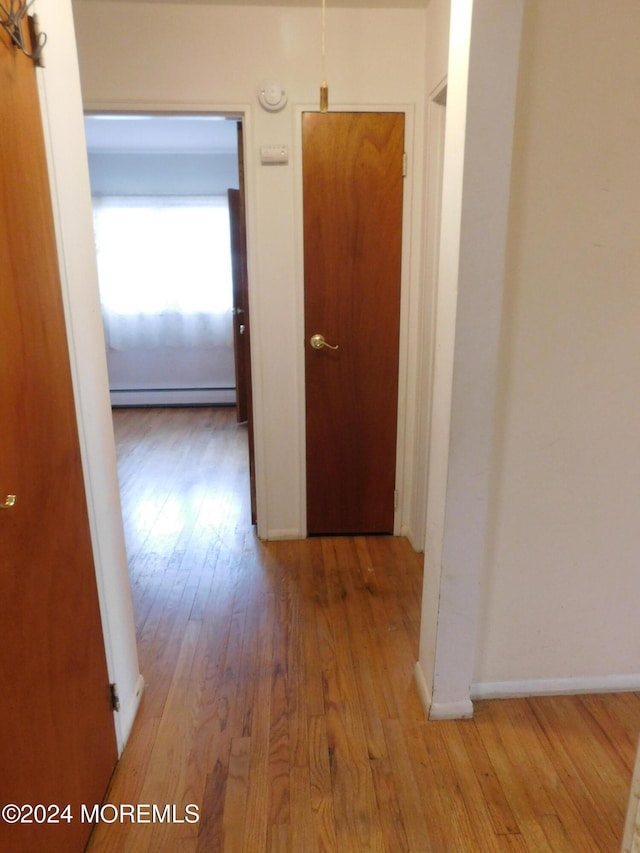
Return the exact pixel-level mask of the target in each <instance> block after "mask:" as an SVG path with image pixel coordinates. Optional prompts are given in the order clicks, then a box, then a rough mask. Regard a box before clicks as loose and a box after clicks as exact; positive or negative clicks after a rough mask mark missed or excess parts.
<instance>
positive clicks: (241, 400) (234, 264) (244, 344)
mask: <svg viewBox="0 0 640 853" xmlns="http://www.w3.org/2000/svg"><path fill="white" fill-rule="evenodd" d="M238 175H239V184H240V188H239V189H237V190H227V198H228V202H229V222H230V233H231V273H232V280H233V350H234V361H235V374H236V419H237V421H238V423H246V424H247V432H248V451H249V490H250V497H251V521H252V523H253V524H255V523H256V520H257V513H256V478H255V463H254V456H255V454H254V440H253V394H252V387H251V334H250V329H251V324H250V319H249V274H248V271H247V230H246V213H245V195H244V140H243V133H242V123H241V122H238Z"/></svg>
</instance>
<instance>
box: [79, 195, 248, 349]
mask: <svg viewBox="0 0 640 853" xmlns="http://www.w3.org/2000/svg"><path fill="white" fill-rule="evenodd" d="M94 227H95V235H96V249H97V258H98V277H99V282H100V299H101V302H102V312H103V318H104V325H105V334H106V341H107V346H109V347H110V348H112V349H132V348H145V349H149V348H153V347H159V346H170V347H204V348H210V347H216V346H227V347H230V346H232V345H233V326H232V310H231V309H232V300H233V293H232V282H231V251H230V244H229V210H228V206H227V200H226V198H224V197H175V196H172V197H164V196H163V197H148V196H144V197H140V196H138V197H121V196H118V197H115V196H109V197H102V198H95V199H94Z"/></svg>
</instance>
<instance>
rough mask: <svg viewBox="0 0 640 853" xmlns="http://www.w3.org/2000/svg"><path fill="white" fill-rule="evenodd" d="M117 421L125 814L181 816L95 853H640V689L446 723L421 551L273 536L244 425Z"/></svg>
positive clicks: (166, 414)
mask: <svg viewBox="0 0 640 853" xmlns="http://www.w3.org/2000/svg"><path fill="white" fill-rule="evenodd" d="M114 422H115V429H116V436H117V445H118V453H119V469H120V477H121V485H122V502H123V508H124V516H125V527H126V537H127V547H128V553H129V560H130V570H131V582H132V589H133V596H134V608H135V616H136V627H137V634H138V643H139V655H140V666H141V671H142V673H143V674H144V676H145V679H146V690H145V695H144V698H143V701H142V706H141V708H140V712H139V715H138V718H137V720H136V723H135V725H134V729H133V732H132V735H131V738H130V741H129V744H128V746H127V748H126V750H125V752H124V755H123V757H122V759H121V761H120V763H119V766H118V768H117V769H116V772H115V775H114V777H113V780H112V784H111V787H110V790H109V791H108V792H107V796H106V800H105V802H107V803H113V804H115V805H120V804H133V805H140V806H142V807H146V806H147V805H149V806H152V805H156V806H158V807H160V809H163V808H164V806H165V804H169V805H174V806H175V817H176V818H177V819H178V820H177V821H176V822H171V823H167V822H161V821H158V820H156V821H155V822H153V821H152V820H151V818H150V815H152V812H147V811H145V810H144V808H143V811H142V817H143V818H146V819H147V820H149V822H146V823H140V822H132V821H131V820H129V819H126V820H124V821H123V822H114V823H110V824H104V823H103V824H99V825H98V826H97V827H96V829H95V831H94V833H93V836H92V839H91V841H90V844H89V847H88V850H89V851H90V853H103V851H114V853H115V851H118V853H123V851H131V853H134V851H135V853H146V851H153V853H203V851H211V853H217V852H218V851H220V853H244V851H246V853H263V852H264V853H266V851H268V852H269V853H281V851H283V852H284V851H286V853H328V852H329V851H336V853H337V851H339V853H363V851H376V853H378V851H379V853H383V851H386V853H402V851H411V853H474V851H530V853H540V851H553V853H564V852H565V851H566V853H576V851H579V853H589V851H594V853H596V851H599V853H602V851H605V853H614V851H616V852H617V851H618V850H619V847H620V841H621V838H622V830H623V825H624V816H625V811H626V804H627V797H628V791H629V784H630V779H631V773H632V768H633V761H634V757H635V747H636V741H637V737H638V734H639V733H640V696H639V695H638V694H633V693H626V694H619V695H608V696H578V697H545V698H538V699H530V700H527V699H523V700H502V701H485V702H477V703H476V705H475V717H474V719H473V720H467V721H447V722H437V723H436V722H429V721H427V720H426V719H425V715H424V711H423V708H422V706H421V704H420V701H419V698H418V694H417V692H416V688H415V684H414V681H413V668H414V663H415V660H416V656H417V648H418V633H419V619H420V597H421V589H422V581H421V558H420V557H419V555H416V554H415V553H414V552H413V551H412V549H411V548H410V547H409V545H408V543H407V542H406V541H404V540H403V539H396V538H392V537H372V538H363V537H359V538H351V537H341V538H323V539H310V540H307V541H296V542H269V543H262V542H259V541H258V540H257V538H256V536H255V533H254V530H253V528H252V527H251V524H250V517H249V506H248V503H249V501H248V472H247V454H246V433H245V431H244V427H242V426H238V425H236V424H235V422H234V414H233V411H232V410H230V409H165V410H146V409H142V410H117V411H116V412H115V413H114ZM189 804H193V805H194V806H196V807H197V811H198V817H199V820H198V821H197V822H195V823H189V822H187V821H186V820H184V818H185V808H186V807H187V806H188V805H189ZM180 819H182V820H183V821H184V822H179V821H180Z"/></svg>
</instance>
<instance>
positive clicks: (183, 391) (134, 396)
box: [110, 388, 236, 407]
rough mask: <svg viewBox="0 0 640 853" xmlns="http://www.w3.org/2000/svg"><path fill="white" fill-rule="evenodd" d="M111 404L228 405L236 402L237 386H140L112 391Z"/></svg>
mask: <svg viewBox="0 0 640 853" xmlns="http://www.w3.org/2000/svg"><path fill="white" fill-rule="evenodd" d="M110 396H111V405H112V406H118V407H126V406H228V405H234V404H235V402H236V391H235V388H175V389H172V388H149V389H145V388H140V389H134V390H130V391H111V393H110Z"/></svg>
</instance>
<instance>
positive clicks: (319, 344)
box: [309, 335, 338, 349]
mask: <svg viewBox="0 0 640 853" xmlns="http://www.w3.org/2000/svg"><path fill="white" fill-rule="evenodd" d="M309 343H310V344H311V346H312V347H313V348H314V349H322V348H323V347H326V348H327V349H338V345H337V344H336V346H332V345H331V344H328V343H327V342H326V341H325V339H324V335H311V338H310V339H309Z"/></svg>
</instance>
